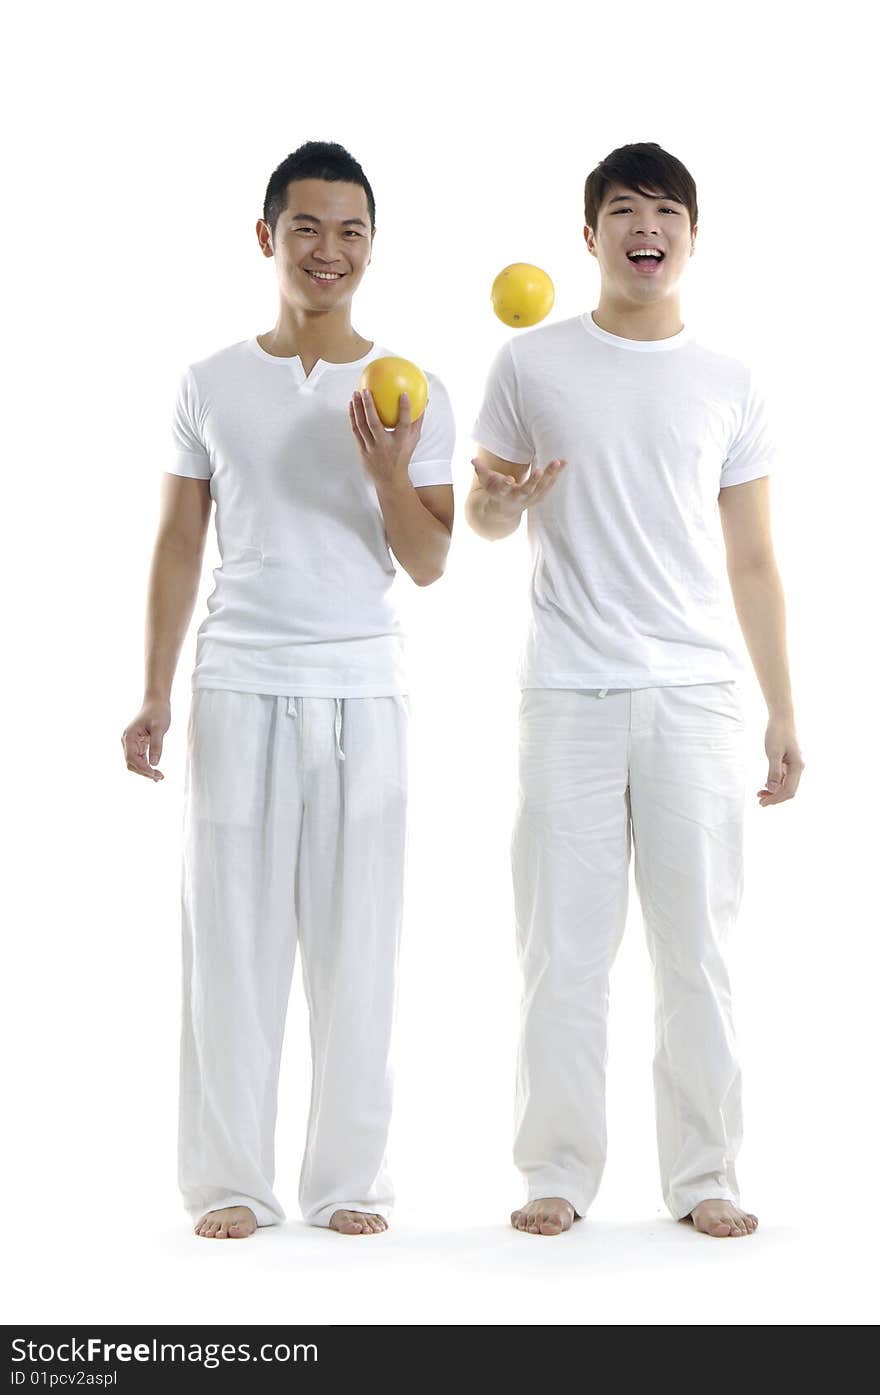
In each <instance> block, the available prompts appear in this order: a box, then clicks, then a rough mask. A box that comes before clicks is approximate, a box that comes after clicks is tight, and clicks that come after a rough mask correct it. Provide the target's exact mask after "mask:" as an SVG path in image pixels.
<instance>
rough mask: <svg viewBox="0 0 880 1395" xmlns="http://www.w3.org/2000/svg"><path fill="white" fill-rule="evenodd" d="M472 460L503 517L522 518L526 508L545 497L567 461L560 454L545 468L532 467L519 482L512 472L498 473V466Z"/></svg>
mask: <svg viewBox="0 0 880 1395" xmlns="http://www.w3.org/2000/svg"><path fill="white" fill-rule="evenodd" d="M471 464H472V465H473V467H474V469H475V471H476V473H477V478H478V479H479V481H480V484H481V486H482V488H483V489H484V490H485V491H486V493H487V495H488V496H489V498H490V499H491V500H492V503H493V506H494V507H495V509H496V510H497V512H498V513H499V514H500V515H502V517H507V518H511V519H513V518H519V516H520V514H521V513H522V512H523V510H524V509H527V508H529V507H530V506H531V505H532V504H537V503H539V502H540V501H541V499H543V497H544V495H545V494H546V493H547V491H548V490H549V489H551V488H552V487H553V485H554V483H555V481H556V480H557V478H558V477H559V474H560V472H561V471H562V470H563V468H564V467H565V466H566V465H567V464H568V461H567V460H565V459H562V458H559V457H557V458H556V459H554V460H551V461H550V463H549V464H548V465H547V466H545V468H544V469H543V470H538V469H535V468H534V467H533V468H532V469H531V470H530V471H529V473H528V475H526V477H525V479H523V480H521V481H520V483H519V484H517V482H516V480H515V479H512V478H511V476H510V475H501V474H499V473H498V471H497V470H492V469H490V468H489V466H488V465H484V464H483V462H482V461H481V460H472V461H471Z"/></svg>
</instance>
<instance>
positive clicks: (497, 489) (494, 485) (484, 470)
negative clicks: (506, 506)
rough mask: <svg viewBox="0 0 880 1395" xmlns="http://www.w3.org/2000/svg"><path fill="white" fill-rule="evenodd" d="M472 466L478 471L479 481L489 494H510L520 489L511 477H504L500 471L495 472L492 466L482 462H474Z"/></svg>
mask: <svg viewBox="0 0 880 1395" xmlns="http://www.w3.org/2000/svg"><path fill="white" fill-rule="evenodd" d="M471 464H472V465H473V467H474V470H475V471H476V475H477V479H478V480H479V481H480V484H481V485H482V486H483V488H484V489H485V490H486V492H487V494H509V493H510V492H511V490H513V489H515V488H518V486H517V484H516V481H515V480H513V479H511V477H510V475H502V474H501V473H500V472H499V471H498V470H493V469H492V467H491V466H490V465H484V464H483V462H482V460H472V461H471Z"/></svg>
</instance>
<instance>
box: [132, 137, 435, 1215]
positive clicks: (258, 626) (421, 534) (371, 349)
mask: <svg viewBox="0 0 880 1395" xmlns="http://www.w3.org/2000/svg"><path fill="white" fill-rule="evenodd" d="M256 233H257V240H258V244H259V248H260V252H261V254H262V256H263V257H265V258H267V259H274V262H275V271H276V275H277V281H278V298H279V304H278V317H277V320H276V323H275V325H274V327H273V328H272V329H271V330H268V331H267V332H266V333H264V334H260V335H255V336H253V337H252V338H249V339H245V340H242V341H241V342H239V343H237V344H233V345H232V346H230V347H229V348H225V349H221V350H220V351H219V352H217V353H214V354H212V355H211V356H209V357H208V358H204V359H202V360H200V361H199V362H196V363H193V364H192V365H191V366H190V367H189V368H188V369H187V371H186V372H185V374H184V375H183V377H182V379H181V381H180V385H179V390H178V395H177V404H176V411H175V416H174V431H173V434H174V453H173V455H172V457H171V461H170V463H169V464H167V465H166V466H165V467H164V468H165V470H166V471H167V473H166V474H165V476H164V485H163V494H162V517H161V522H160V527H159V536H158V539H157V543H156V549H155V553H154V561H153V572H152V578H151V584H150V600H149V615H148V628H147V675H146V691H145V695H144V701H143V706H142V708H141V711H140V712H139V713H138V715H137V716H136V717H135V719H134V720H133V721H132V722H131V723H130V725H129V727H128V728H127V729H126V732H125V733H124V735H123V748H124V751H125V756H126V762H127V766H128V769H129V770H132V771H134V772H135V773H137V774H140V775H142V776H146V777H147V778H149V779H154V780H157V779H160V778H162V776H161V771H159V770H157V769H155V766H156V764H157V762H158V760H159V758H160V756H161V753H162V743H163V737H164V734H165V732H166V731H167V729H168V726H169V724H170V720H171V714H170V691H171V683H172V678H173V674H174V669H175V666H176V662H177V658H178V655H179V652H180V647H181V644H182V641H183V638H184V635H185V633H186V628H187V625H188V622H189V619H190V616H191V614H192V610H193V605H194V601H195V597H196V593H197V590H198V585H199V579H200V575H201V563H202V554H203V550H204V544H205V538H206V533H207V528H208V522H209V517H210V512H211V501H212V500H213V501H214V502H215V503H216V505H217V513H216V526H217V539H218V545H219V549H220V554H221V559H222V561H221V566H220V567H219V569H218V570H217V571H215V573H214V577H215V583H216V584H215V587H214V590H213V591H212V592H211V595H210V596H209V598H208V612H209V613H208V615H207V617H206V618H205V619H204V620H203V622H202V624H201V626H200V627H199V633H198V642H197V655H196V665H195V670H194V673H193V676H192V687H193V693H192V705H191V708H190V716H189V732H188V750H187V766H186V790H185V805H184V856H183V880H182V911H183V966H184V985H183V1015H182V1033H181V1090H180V1148H179V1179H180V1186H181V1190H182V1192H183V1197H184V1202H185V1205H186V1208H187V1209H188V1211H189V1212H190V1214H191V1215H192V1217H193V1219H194V1220H195V1221H196V1233H197V1234H198V1235H200V1236H204V1237H208V1238H212V1239H241V1238H244V1237H245V1236H248V1235H250V1234H252V1233H253V1231H254V1230H255V1229H256V1227H257V1226H267V1225H273V1224H277V1223H278V1222H280V1221H282V1220H283V1219H284V1211H283V1209H282V1206H281V1203H280V1201H279V1200H278V1198H277V1197H276V1195H275V1192H274V1190H273V1185H274V1170H275V1162H274V1134H275V1118H276V1109H277V1091H278V1076H279V1068H280V1062H281V1049H282V1040H283V1034H284V1024H285V1016H286V1012H287V1002H288V996H289V991H290V983H291V975H292V971H293V964H294V953H295V948H296V945H297V942H298V943H299V947H300V950H301V953H302V965H303V981H304V984H305V991H306V996H307V999H308V1006H309V1021H310V1035H311V1043H312V1094H311V1109H310V1112H309V1121H308V1132H307V1136H306V1145H305V1156H304V1159H303V1165H302V1172H301V1176H300V1190H299V1197H300V1205H301V1208H302V1213H303V1215H304V1217H305V1219H306V1220H307V1221H308V1222H310V1223H311V1224H313V1225H317V1226H329V1227H330V1228H331V1229H333V1230H337V1231H340V1232H342V1233H344V1234H348V1235H364V1234H376V1233H378V1232H380V1231H382V1230H384V1229H385V1228H386V1225H387V1217H388V1213H389V1209H390V1207H391V1204H392V1190H391V1182H390V1178H389V1175H388V1169H387V1165H386V1159H385V1145H386V1136H387V1132H388V1125H389V1118H390V1110H391V1073H390V1067H389V1052H390V1041H391V1029H392V1014H393V1007H394V1000H395V982H396V967H397V954H398V940H399V934H400V926H401V917H402V895H403V880H404V852H405V838H406V829H405V822H406V803H407V728H408V721H409V704H408V697H407V693H408V684H407V676H406V669H405V662H404V659H405V655H404V648H403V643H404V641H403V636H402V634H401V625H400V621H399V618H398V615H397V611H396V607H395V606H394V605H393V604H392V596H391V586H392V583H393V581H394V578H395V567H394V563H393V561H392V557H391V550H393V552H394V556H395V557H396V559H397V561H398V563H399V564H400V566H401V567H403V568H404V570H405V571H407V572H408V573H409V575H410V577H411V578H412V579H413V581H414V582H415V583H416V584H417V585H418V586H429V585H431V584H432V583H433V582H434V581H436V580H438V578H439V577H440V576H441V575H442V574H443V570H444V566H445V562H446V555H447V551H448V548H449V543H450V536H451V530H452V522H453V491H452V452H453V446H454V440H455V428H454V419H453V414H452V410H451V407H450V403H449V399H448V395H447V393H446V390H445V388H444V386H443V384H442V382H441V381H440V380H439V379H438V378H437V377H435V376H434V375H433V374H432V373H426V375H425V376H426V377H427V380H428V403H427V406H426V408H425V411H424V413H423V415H422V416H421V417H420V418H419V419H418V420H417V421H416V422H412V420H411V413H410V410H409V404H408V401H407V399H406V397H405V396H404V397H403V398H402V399H401V408H400V422H399V425H398V426H397V427H395V428H394V429H393V430H386V429H385V428H384V427H383V425H382V423H381V421H380V420H379V417H378V415H377V413H376V410H375V407H374V405H373V403H372V401H371V399H370V397H369V394H366V395H365V396H364V397H363V398H361V396H359V394H358V392H357V391H356V388H357V383H358V380H359V378H360V376H361V373H362V372H363V369H364V366H365V365H366V364H368V363H371V362H372V361H373V360H375V359H377V358H381V357H384V356H386V355H395V354H396V351H395V350H394V349H389V348H383V347H382V346H381V345H380V344H379V343H375V342H371V341H369V340H368V339H365V338H364V337H363V336H362V335H360V334H358V333H357V331H356V330H355V329H354V328H353V326H352V322H351V310H352V300H353V297H354V294H355V292H356V291H357V289H358V287H359V286H360V284H361V281H362V280H363V277H364V274H365V272H366V269H367V267H368V266H369V264H370V259H371V254H372V249H373V245H374V236H375V205H374V200H373V193H372V190H371V188H370V185H369V183H368V181H367V179H366V177H365V175H364V173H363V170H362V169H361V167H360V165H359V164H358V163H357V161H356V160H354V159H353V158H352V156H351V155H349V154H348V152H347V151H345V150H344V149H343V148H342V146H339V145H336V144H325V143H320V142H315V141H312V142H309V143H308V144H306V145H304V146H301V147H300V149H299V150H297V151H295V152H294V153H293V154H292V155H289V156H288V157H287V159H286V160H285V161H284V162H283V163H282V164H281V165H279V167H278V168H277V169H276V170H275V172H274V173H273V175H272V177H271V179H270V181H269V185H268V188H267V190H266V196H265V200H264V205H263V217H262V218H261V219H259V220H258V222H257V225H256ZM148 746H149V752H147V747H148ZM147 754H148V755H149V761H148V759H147Z"/></svg>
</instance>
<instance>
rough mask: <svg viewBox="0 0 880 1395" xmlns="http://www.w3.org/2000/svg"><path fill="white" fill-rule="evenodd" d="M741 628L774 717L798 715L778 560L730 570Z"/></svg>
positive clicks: (731, 584) (731, 586)
mask: <svg viewBox="0 0 880 1395" xmlns="http://www.w3.org/2000/svg"><path fill="white" fill-rule="evenodd" d="M728 576H729V577H730V589H731V591H732V592H733V600H734V605H735V606H736V613H737V616H738V618H739V623H740V628H741V630H742V632H743V637H744V639H745V642H746V646H747V648H748V651H749V655H750V657H751V660H752V663H753V665H754V668H755V674H756V676H757V679H758V682H759V683H760V685H761V691H762V692H763V694H764V698H765V700H766V703H767V710H768V712H769V713H770V715H771V717H778V716H787V717H792V716H793V715H794V706H793V702H792V695H791V681H790V679H789V673H788V653H787V647H786V639H785V596H784V594H783V590H782V581H781V578H780V576H779V572H778V571H777V569H776V564H775V562H770V563H768V564H766V565H764V566H761V567H753V568H747V569H743V570H742V571H738V572H732V571H730V572H728Z"/></svg>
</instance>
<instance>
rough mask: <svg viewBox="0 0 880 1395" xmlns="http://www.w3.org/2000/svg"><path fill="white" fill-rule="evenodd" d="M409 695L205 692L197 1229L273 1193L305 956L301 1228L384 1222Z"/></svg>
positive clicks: (194, 927)
mask: <svg viewBox="0 0 880 1395" xmlns="http://www.w3.org/2000/svg"><path fill="white" fill-rule="evenodd" d="M408 718H409V706H408V700H407V699H406V698H405V697H400V696H389V697H372V698H318V697H280V696H278V697H276V696H274V695H271V694H265V693H244V692H232V691H226V690H222V689H216V688H197V689H195V691H194V692H193V696H192V706H191V708H190V717H189V731H188V753H187V766H186V779H185V795H184V840H183V871H182V890H181V900H182V913H183V914H182V928H183V1000H182V1020H181V1052H180V1069H181V1088H180V1132H179V1182H180V1188H181V1191H182V1193H183V1198H184V1204H185V1206H186V1209H187V1210H188V1211H189V1213H190V1215H191V1216H192V1217H193V1218H194V1219H197V1218H198V1217H200V1216H201V1215H203V1214H204V1212H205V1211H208V1210H216V1209H217V1208H218V1207H221V1206H232V1205H237V1204H240V1205H246V1206H249V1207H250V1208H251V1209H252V1210H253V1212H254V1214H255V1215H256V1218H257V1222H258V1224H259V1225H273V1224H277V1223H278V1222H280V1221H283V1220H284V1219H285V1213H284V1210H283V1209H282V1206H281V1203H280V1202H279V1201H278V1199H277V1197H276V1196H275V1193H274V1191H273V1190H272V1188H273V1183H274V1173H275V1143H274V1136H275V1118H276V1111H277V1098H278V1076H279V1068H280V1063H281V1047H282V1040H283V1035H284V1023H285V1017H286V1012H287V1003H288V997H289V993H290V983H291V977H292V973H293V964H294V953H295V948H296V944H297V940H298V941H299V945H300V949H301V952H302V964H303V981H304V984H305V991H306V996H307V1000H308V1008H309V1024H310V1036H311V1046H312V1098H311V1108H310V1112H309V1121H308V1132H307V1138H306V1147H305V1156H304V1159H303V1164H302V1171H301V1175H300V1187H299V1200H300V1206H301V1208H302V1213H303V1216H304V1217H305V1219H306V1220H307V1221H308V1222H310V1223H311V1224H312V1225H324V1226H326V1225H328V1224H329V1222H330V1218H331V1216H332V1214H333V1212H334V1211H337V1210H340V1209H346V1210H352V1211H371V1212H376V1213H378V1214H379V1215H382V1216H387V1215H388V1212H389V1210H390V1207H391V1205H392V1201H393V1194H392V1189H391V1183H390V1180H389V1177H388V1172H387V1169H386V1161H385V1145H386V1137H387V1132H388V1126H389V1121H390V1114H391V1089H392V1079H391V1070H390V1065H389V1051H390V1041H391V1031H392V1018H393V1013H394V1006H395V992H396V969H397V957H398V945H399V937H400V928H401V919H402V906H403V878H404V859H405V844H406V801H407V726H408Z"/></svg>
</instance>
